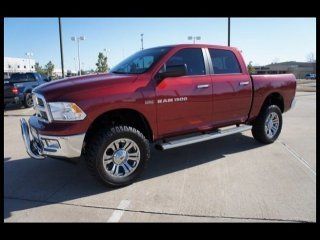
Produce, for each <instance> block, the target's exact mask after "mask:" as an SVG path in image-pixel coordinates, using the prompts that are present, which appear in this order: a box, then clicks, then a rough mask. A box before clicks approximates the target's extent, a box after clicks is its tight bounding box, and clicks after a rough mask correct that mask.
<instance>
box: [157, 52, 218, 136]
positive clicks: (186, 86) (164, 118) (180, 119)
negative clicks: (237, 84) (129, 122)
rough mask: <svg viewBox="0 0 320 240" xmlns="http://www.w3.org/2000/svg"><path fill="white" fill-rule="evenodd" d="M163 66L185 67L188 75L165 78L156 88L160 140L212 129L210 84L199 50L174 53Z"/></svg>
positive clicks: (201, 53)
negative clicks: (179, 134)
mask: <svg viewBox="0 0 320 240" xmlns="http://www.w3.org/2000/svg"><path fill="white" fill-rule="evenodd" d="M165 64H166V66H170V65H180V64H186V66H187V70H188V71H187V75H186V76H181V77H168V78H165V79H163V80H162V81H161V82H160V83H159V84H157V86H156V105H157V119H158V134H159V136H161V137H165V136H169V135H174V134H178V133H187V132H191V131H195V130H207V129H209V128H210V127H211V126H212V84H211V78H210V75H206V68H205V63H204V57H203V52H202V49H201V48H186V49H182V50H179V51H178V52H177V53H175V54H174V55H173V56H172V57H171V58H170V59H169V60H168V61H167V62H166V63H165Z"/></svg>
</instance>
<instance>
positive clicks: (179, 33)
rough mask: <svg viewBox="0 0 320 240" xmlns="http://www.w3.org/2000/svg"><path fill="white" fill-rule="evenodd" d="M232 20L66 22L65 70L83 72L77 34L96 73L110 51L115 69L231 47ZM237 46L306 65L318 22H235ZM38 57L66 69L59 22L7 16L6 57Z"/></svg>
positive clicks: (258, 61) (253, 57)
mask: <svg viewBox="0 0 320 240" xmlns="http://www.w3.org/2000/svg"><path fill="white" fill-rule="evenodd" d="M227 22H228V21H227V18H62V31H63V49H64V61H65V68H66V69H71V70H75V69H77V65H76V64H77V48H76V44H75V42H72V41H71V39H70V38H71V37H72V36H85V38H86V39H85V41H81V43H80V57H81V62H82V66H83V69H86V70H88V69H91V68H92V69H95V68H96V67H95V63H96V61H97V56H98V52H99V51H100V52H102V51H103V49H105V48H106V49H110V52H109V58H108V63H109V65H110V66H111V67H112V66H114V65H115V64H117V63H118V62H119V61H121V60H122V59H123V58H124V57H127V56H129V55H131V54H133V53H134V52H136V51H138V50H140V48H141V42H140V34H141V33H143V34H144V47H145V48H149V47H155V46H161V45H167V44H178V43H188V42H190V41H188V39H187V37H188V36H189V35H194V36H201V40H200V41H199V43H208V44H216V45H227ZM231 46H234V47H237V48H239V49H240V50H242V53H243V55H244V58H245V61H246V62H247V63H249V61H252V62H253V64H254V65H264V64H269V63H271V62H274V61H278V62H281V61H306V57H307V55H308V54H309V53H311V52H313V53H314V55H315V53H316V19H315V18H231ZM26 52H33V54H34V56H33V58H34V59H35V60H36V61H38V62H39V63H40V65H45V64H46V63H47V62H48V61H49V60H51V61H52V62H53V63H54V64H55V66H56V68H60V48H59V35H58V19H57V18H5V20H4V56H6V57H25V53H26Z"/></svg>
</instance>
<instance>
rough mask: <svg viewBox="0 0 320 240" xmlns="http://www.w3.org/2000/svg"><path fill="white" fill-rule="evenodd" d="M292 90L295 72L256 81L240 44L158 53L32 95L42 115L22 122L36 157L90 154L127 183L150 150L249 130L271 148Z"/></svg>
mask: <svg viewBox="0 0 320 240" xmlns="http://www.w3.org/2000/svg"><path fill="white" fill-rule="evenodd" d="M295 92H296V80H295V77H294V75H293V74H280V75H253V76H251V75H250V74H249V73H248V70H247V68H246V65H245V62H244V60H243V58H242V56H241V53H240V51H239V50H237V49H236V48H233V47H224V46H215V45H203V44H183V45H171V46H163V47H155V48H150V49H146V50H142V51H139V52H137V53H135V54H134V55H132V56H130V57H128V58H127V59H125V60H124V61H122V62H121V63H119V64H118V65H117V66H115V67H114V68H112V69H111V71H110V73H106V74H94V75H87V76H81V77H72V78H66V79H63V80H58V81H53V82H50V83H46V84H44V85H41V86H39V87H37V88H35V89H34V90H33V102H34V108H35V110H36V114H35V116H31V117H30V119H29V121H28V123H27V121H26V120H25V119H21V130H22V136H23V139H24V142H25V146H26V150H27V153H28V154H29V155H30V156H31V157H32V158H36V159H42V158H45V157H46V156H49V157H52V158H67V159H81V158H80V156H83V157H84V159H85V161H86V162H87V165H88V167H89V169H90V170H91V171H92V172H93V173H94V174H95V175H96V176H97V177H98V179H100V180H102V181H103V182H104V183H106V184H107V185H109V186H124V185H127V184H130V183H132V182H133V181H134V180H135V179H136V178H137V177H138V176H139V175H140V174H141V172H142V170H143V169H144V168H145V166H146V163H147V161H148V160H149V158H150V146H151V145H154V146H155V147H156V148H157V149H160V150H167V149H171V148H175V147H180V146H185V145H188V144H192V143H198V142H203V141H206V140H210V139H214V138H218V137H222V136H226V135H230V134H234V133H239V132H243V131H246V130H251V131H252V134H253V137H254V138H255V139H256V140H258V141H260V142H262V143H272V142H274V141H275V140H276V139H277V138H278V136H279V134H280V131H281V127H282V113H284V112H286V111H288V110H289V109H290V108H291V107H292V106H293V104H294V102H295V101H294V97H295ZM226 127H227V128H226Z"/></svg>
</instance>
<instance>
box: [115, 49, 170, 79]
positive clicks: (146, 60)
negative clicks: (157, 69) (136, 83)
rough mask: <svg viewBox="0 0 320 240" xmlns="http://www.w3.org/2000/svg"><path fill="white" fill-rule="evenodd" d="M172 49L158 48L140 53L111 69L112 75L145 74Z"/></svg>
mask: <svg viewBox="0 0 320 240" xmlns="http://www.w3.org/2000/svg"><path fill="white" fill-rule="evenodd" d="M169 50H170V47H157V48H150V49H146V50H142V51H139V52H137V53H135V54H133V55H132V56H130V57H128V58H127V59H125V60H123V61H122V62H121V63H119V64H118V65H117V66H115V67H114V68H112V69H111V72H112V73H118V74H127V73H129V74H130V73H133V74H136V73H144V72H146V71H148V70H149V69H150V68H151V67H152V66H153V65H154V64H155V63H156V62H157V61H159V59H161V58H162V57H163V56H164V55H165V54H166V53H167V52H168V51H169Z"/></svg>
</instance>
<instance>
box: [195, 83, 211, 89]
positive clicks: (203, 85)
mask: <svg viewBox="0 0 320 240" xmlns="http://www.w3.org/2000/svg"><path fill="white" fill-rule="evenodd" d="M208 87H209V84H200V85H198V86H197V88H198V89H200V88H208Z"/></svg>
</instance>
